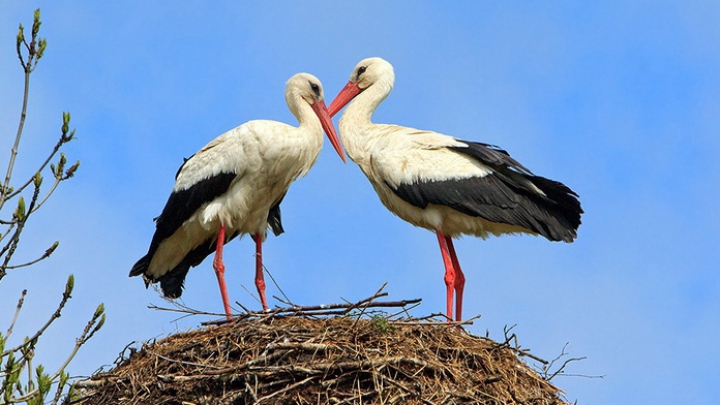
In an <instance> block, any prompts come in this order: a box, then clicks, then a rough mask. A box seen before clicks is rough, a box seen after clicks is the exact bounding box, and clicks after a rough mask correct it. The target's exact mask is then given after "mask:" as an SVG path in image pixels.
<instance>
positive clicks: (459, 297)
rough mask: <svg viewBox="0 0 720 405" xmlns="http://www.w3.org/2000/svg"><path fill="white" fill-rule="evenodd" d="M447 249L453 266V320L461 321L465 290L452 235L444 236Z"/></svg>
mask: <svg viewBox="0 0 720 405" xmlns="http://www.w3.org/2000/svg"><path fill="white" fill-rule="evenodd" d="M445 242H446V243H447V246H448V250H449V251H450V259H452V264H453V268H454V269H455V284H454V287H455V320H456V321H458V322H460V321H462V304H463V291H464V290H465V275H464V274H463V272H462V269H461V268H460V262H459V261H458V258H457V255H456V254H455V246H453V241H452V237H450V236H445Z"/></svg>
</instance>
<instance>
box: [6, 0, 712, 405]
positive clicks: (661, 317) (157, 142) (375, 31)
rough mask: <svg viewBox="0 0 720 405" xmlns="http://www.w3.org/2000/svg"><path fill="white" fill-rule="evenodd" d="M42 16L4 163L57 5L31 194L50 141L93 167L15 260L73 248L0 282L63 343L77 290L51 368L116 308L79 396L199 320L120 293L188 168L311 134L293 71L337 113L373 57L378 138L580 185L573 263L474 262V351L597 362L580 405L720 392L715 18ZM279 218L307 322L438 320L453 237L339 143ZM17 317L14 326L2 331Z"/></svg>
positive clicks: (493, 249)
mask: <svg viewBox="0 0 720 405" xmlns="http://www.w3.org/2000/svg"><path fill="white" fill-rule="evenodd" d="M28 3H29V2H10V1H4V2H2V3H1V4H0V72H1V74H0V134H2V136H1V137H0V150H3V151H8V150H9V145H10V142H11V139H12V137H13V135H14V133H15V130H16V125H17V119H18V117H19V111H20V100H21V90H22V87H21V86H22V72H21V70H20V67H19V65H18V62H17V58H16V56H15V53H14V52H15V51H14V41H15V34H16V32H17V25H18V23H20V22H22V23H23V24H24V25H26V26H29V25H31V22H32V11H33V9H34V8H36V7H40V8H41V9H42V13H43V22H44V24H43V27H42V36H44V37H46V38H48V49H47V51H46V56H45V58H44V59H43V60H41V63H40V66H39V67H38V70H37V71H36V73H35V74H34V75H33V82H32V88H31V101H30V107H29V116H28V123H27V126H26V137H25V138H24V139H23V143H22V144H21V149H20V152H21V162H20V163H19V166H18V169H17V173H18V175H20V174H22V173H25V174H28V173H30V172H31V170H32V167H33V166H32V162H34V161H37V160H38V159H40V157H42V156H43V153H44V151H45V150H46V149H47V148H48V147H49V146H50V145H51V144H52V143H53V142H54V140H55V138H56V136H57V135H58V133H59V126H60V123H61V112H62V111H70V112H71V113H72V117H73V121H72V124H73V127H74V128H76V129H77V136H78V140H77V141H75V142H73V143H71V144H70V145H69V146H68V148H67V150H66V152H67V154H68V156H69V158H70V159H71V160H77V159H79V160H81V162H82V165H81V168H80V170H79V172H78V174H77V176H76V178H74V179H73V180H72V181H69V182H67V183H65V184H64V185H63V187H62V188H61V189H60V190H59V191H58V192H57V193H56V194H55V196H54V197H53V198H52V200H51V202H50V204H49V205H47V206H46V208H45V209H44V210H43V211H42V213H41V214H39V215H37V217H36V222H35V223H33V224H32V225H31V226H30V227H29V229H28V230H27V233H26V235H27V236H26V237H25V240H24V242H23V243H24V245H23V249H22V251H21V252H19V253H18V255H19V257H27V258H30V257H33V256H34V254H35V252H37V251H40V250H42V249H45V248H46V247H47V246H48V245H49V244H51V243H52V242H53V241H55V240H60V241H61V247H60V249H59V250H58V251H57V252H56V254H55V255H54V256H53V258H52V259H51V260H48V261H45V262H43V263H42V264H40V265H38V266H35V267H33V268H31V269H28V270H22V271H17V272H13V273H11V274H10V275H9V276H7V277H6V278H4V279H3V280H2V282H0V305H2V307H3V308H14V305H15V303H16V301H17V298H18V297H19V294H20V291H21V290H22V289H23V288H27V289H28V290H29V293H28V297H27V298H26V309H25V311H24V314H23V316H22V318H21V320H20V322H19V323H18V325H17V327H16V334H18V335H19V334H21V333H31V332H32V331H34V330H35V329H36V328H37V327H38V326H39V325H41V324H42V323H43V322H44V320H45V314H47V316H49V313H50V311H51V309H54V306H53V305H54V303H55V302H57V301H58V300H59V297H60V293H61V291H62V288H63V285H64V281H65V279H66V278H67V276H68V274H70V273H72V274H74V275H75V277H76V290H75V293H74V299H73V300H72V301H71V303H70V305H69V307H68V308H67V309H66V310H65V312H64V314H63V317H62V318H61V319H60V320H58V321H57V322H56V325H55V326H54V327H53V328H52V329H51V330H50V331H49V332H48V339H46V340H45V341H44V342H43V345H44V346H41V347H40V348H39V349H38V356H39V360H41V361H44V362H45V363H47V365H48V366H52V365H53V364H57V363H59V362H60V361H61V358H62V357H61V354H63V353H64V349H65V348H66V349H67V350H69V349H70V347H71V346H72V344H73V343H74V338H75V337H76V336H77V335H78V334H79V333H80V331H81V329H82V327H83V326H84V324H85V322H86V320H87V319H88V318H89V317H90V315H91V314H92V311H93V310H94V308H95V306H96V305H97V304H99V303H100V302H104V303H105V306H106V308H107V314H108V321H107V324H106V326H105V327H104V329H103V330H102V331H101V332H100V334H99V335H98V336H97V337H96V338H95V339H93V340H92V341H91V342H89V343H88V344H87V346H86V347H85V348H84V349H83V350H82V351H81V353H80V354H79V355H78V357H77V359H76V361H75V362H74V363H73V364H72V365H71V369H70V371H71V372H72V373H73V374H75V375H88V374H90V373H92V372H93V371H95V370H96V369H97V368H98V367H100V366H102V365H109V364H111V363H112V362H113V361H114V360H115V358H116V357H117V356H118V353H119V352H120V351H121V350H122V349H123V348H124V347H125V346H126V345H127V344H128V343H131V342H133V341H144V340H147V339H152V338H155V337H163V336H166V335H167V334H169V333H173V332H176V331H178V330H186V329H188V328H193V327H196V326H197V325H198V324H199V322H201V321H203V320H205V319H204V318H190V319H182V320H177V316H176V315H174V314H170V313H166V312H161V311H155V310H150V309H148V308H147V306H148V305H149V304H156V305H166V304H165V303H164V301H163V300H162V299H160V298H159V296H158V294H157V293H156V292H155V291H153V290H152V289H150V290H146V289H145V288H144V287H143V284H142V281H141V280H140V279H137V278H133V279H130V278H128V277H127V273H128V271H129V269H130V267H131V266H132V264H133V263H134V262H135V261H136V260H137V259H138V258H139V257H141V256H142V255H143V254H144V253H145V252H146V250H147V247H148V244H149V241H150V238H151V236H152V233H153V223H152V221H151V219H152V218H153V217H154V216H156V215H157V214H159V212H160V210H161V209H162V207H163V205H164V203H165V201H166V199H167V196H168V194H169V191H170V189H171V188H172V183H173V176H174V174H175V171H176V170H177V167H178V166H179V165H180V163H181V162H182V158H183V157H187V156H190V155H191V154H192V153H194V152H195V151H196V150H197V149H199V148H200V147H202V146H203V145H204V144H205V143H207V142H208V141H209V140H211V139H212V138H214V137H216V136H217V135H220V134H221V133H223V132H225V131H227V130H229V129H231V128H233V127H235V126H237V125H240V124H242V123H243V122H245V121H248V120H251V119H258V118H262V119H274V120H279V121H284V122H288V123H293V124H294V123H295V121H294V118H293V117H292V115H291V114H290V112H289V111H288V110H287V107H286V106H285V103H284V99H283V90H284V84H285V82H286V80H287V79H288V78H289V77H290V76H291V75H293V74H294V73H297V72H301V71H305V72H309V73H312V74H314V75H316V76H318V77H319V78H320V80H321V81H322V82H323V84H324V86H325V90H326V97H327V98H328V99H329V100H330V99H332V97H334V95H335V94H336V93H337V92H338V91H339V90H340V88H341V87H342V86H343V85H344V84H345V83H346V81H347V79H348V77H349V74H350V72H351V70H352V68H353V67H354V66H355V64H356V63H357V62H358V61H359V60H361V59H363V58H366V57H369V56H380V57H383V58H385V59H387V60H388V61H390V62H391V63H392V64H393V65H394V67H395V73H396V78H397V79H396V85H395V89H394V91H393V93H392V94H391V95H390V96H389V97H388V99H387V100H386V101H385V102H384V103H383V104H382V105H381V106H380V108H379V109H378V111H377V112H376V114H375V116H374V121H375V122H382V123H396V124H401V125H408V126H413V127H417V128H422V129H429V130H435V131H438V132H442V133H446V134H450V135H453V136H456V137H458V138H463V139H468V140H475V141H481V142H487V143H492V144H496V145H500V146H502V147H503V148H505V149H507V150H508V151H509V152H510V153H511V154H512V155H513V157H515V158H516V159H518V160H519V161H520V162H522V163H523V164H524V165H525V166H527V167H528V168H530V169H531V170H533V171H534V172H535V173H536V174H540V175H543V176H546V177H550V178H553V179H557V180H560V181H562V182H564V183H566V184H567V185H569V186H570V187H572V188H573V189H574V190H575V191H577V192H578V193H579V194H580V197H581V201H582V204H583V208H584V209H585V212H586V214H585V215H584V216H583V225H582V226H581V227H580V229H579V236H578V239H577V241H576V242H575V243H573V244H558V243H550V242H548V241H546V240H544V239H541V238H533V237H529V236H522V237H504V238H494V239H489V240H486V241H482V240H480V239H476V238H464V239H462V240H460V241H458V242H457V243H456V248H457V250H458V255H459V258H460V261H461V264H462V265H463V269H464V270H465V273H466V274H467V276H468V281H467V286H466V302H465V306H464V308H465V314H466V316H468V317H469V316H473V315H482V317H481V318H480V319H479V320H476V321H475V323H474V325H472V326H470V327H469V330H470V331H471V332H473V333H475V334H485V333H486V331H488V332H489V334H490V336H491V337H494V338H496V339H501V338H502V330H503V327H504V326H505V325H515V324H516V325H517V326H516V327H515V329H514V331H515V332H516V333H517V334H518V336H519V339H520V343H521V345H522V346H523V347H525V348H530V349H531V350H532V352H533V353H534V354H536V355H538V356H540V357H544V358H553V357H555V356H556V355H557V354H559V353H560V351H561V349H562V347H563V346H564V345H565V344H566V343H569V344H568V347H567V350H568V351H569V352H570V355H571V356H573V357H580V356H586V357H587V359H586V360H584V361H582V362H578V363H573V364H572V365H571V366H570V367H569V368H568V369H567V371H568V372H569V373H572V374H578V375H587V376H597V375H602V376H604V378H602V379H599V378H584V377H558V378H557V379H556V380H554V382H555V383H556V384H557V385H558V386H559V387H560V388H562V389H564V390H565V392H566V394H567V398H568V399H569V400H571V401H574V400H577V401H578V403H580V404H601V403H632V402H639V403H656V404H671V403H672V404H674V403H710V402H711V401H714V400H716V399H717V398H718V397H719V396H720V387H719V386H718V384H717V378H716V375H717V370H716V368H717V362H718V361H720V349H718V345H717V342H716V339H715V336H717V334H718V333H720V277H719V276H718V263H720V254H719V253H718V248H717V246H718V240H719V238H718V233H717V232H718V231H717V229H718V227H719V226H720V215H719V214H718V210H717V208H716V202H717V201H718V199H720V163H719V162H718V157H720V139H719V137H718V135H719V134H720V131H719V130H720V25H718V24H717V21H720V3H717V2H713V1H654V2H651V1H622V2H621V1H607V2H602V3H601V4H600V3H593V4H589V3H587V2H585V3H582V4H581V3H578V2H545V3H544V4H542V5H540V4H538V3H537V2H488V1H484V2H469V1H466V2H462V1H458V2H452V4H451V3H448V2H429V1H423V2H417V1H395V2H392V3H389V2H378V1H366V2H362V3H357V2H354V3H349V2H329V1H306V2H292V3H291V2H282V1H266V2H247V3H243V4H239V2H213V3H212V7H210V6H208V5H207V3H206V2H200V1H195V2H184V3H182V7H178V6H177V4H178V3H174V2H152V4H148V2H128V1H117V2H110V3H107V4H106V3H102V4H89V3H87V2H77V1H68V2H63V3H62V5H58V4H55V3H56V2H50V1H38V2H33V4H28ZM336 122H337V119H336ZM5 153H7V152H5ZM6 156H7V155H6ZM4 159H7V158H4ZM6 161H7V160H3V161H0V165H2V167H3V168H4V167H5V163H2V162H6ZM3 170H4V169H3ZM283 222H284V225H285V229H286V231H287V232H286V234H284V235H282V236H281V237H279V238H275V237H269V238H268V241H267V243H266V245H265V250H264V253H265V264H266V265H267V267H268V268H269V270H270V271H271V272H272V274H273V276H274V277H275V278H276V279H277V280H278V282H279V283H280V285H281V287H282V288H283V290H284V291H285V292H286V293H287V294H288V295H289V296H290V298H291V299H292V300H293V301H295V302H297V303H301V304H319V303H332V302H338V301H340V300H341V299H343V298H344V299H348V300H359V299H361V298H365V297H367V296H369V295H371V294H372V293H374V292H375V291H376V290H377V288H378V287H379V286H380V285H381V284H382V283H384V282H388V287H387V291H388V292H389V293H390V298H394V299H404V298H416V297H421V298H423V304H422V306H421V307H420V308H419V309H417V310H415V312H414V314H415V315H417V316H421V315H426V314H429V313H432V312H440V311H442V310H443V308H444V299H445V298H444V285H443V282H442V276H443V268H442V260H441V257H440V253H439V249H438V247H437V246H436V243H437V242H436V238H435V237H434V236H433V234H431V233H429V232H428V231H426V230H423V229H419V228H414V227H413V226H411V225H409V224H407V223H404V222H403V221H401V220H399V219H398V218H395V217H393V216H392V214H390V213H389V212H388V211H386V210H385V209H384V208H383V207H382V205H381V204H380V202H379V200H378V198H377V197H376V195H375V193H374V191H373V190H372V188H371V187H370V184H369V183H368V182H367V180H366V179H365V178H364V176H363V175H362V173H361V172H360V170H359V169H358V168H357V167H356V166H355V165H354V164H352V163H349V164H347V165H343V164H342V163H341V162H340V160H339V159H338V158H337V156H335V155H334V152H333V150H332V148H331V147H330V145H329V144H327V142H326V146H325V148H324V151H323V153H322V154H321V156H320V158H319V160H318V162H317V164H316V166H315V167H314V168H313V170H312V171H311V172H310V173H309V175H308V176H307V177H305V178H303V179H301V180H299V181H298V182H296V183H295V184H294V185H293V187H292V188H291V189H290V192H289V194H288V196H287V198H286V199H285V201H284V202H283ZM253 252H254V250H253V244H252V241H251V240H250V239H249V238H244V239H242V240H241V241H240V242H233V243H231V244H230V245H228V248H227V249H226V254H225V261H226V264H227V266H228V272H227V279H228V285H229V286H230V296H231V297H230V298H231V300H233V301H235V300H237V301H240V302H242V303H243V304H244V305H247V306H251V307H253V308H257V307H259V304H257V303H256V302H255V301H254V300H253V298H252V297H250V296H249V295H248V293H246V292H245V290H244V289H243V288H242V287H241V286H246V287H247V288H248V289H251V290H252V289H253V285H252V277H253V263H254V262H253ZM186 285H187V288H186V290H185V293H184V295H183V302H184V303H185V304H186V305H188V306H190V307H193V308H196V309H200V310H208V311H221V310H222V306H221V302H220V297H219V294H218V291H217V283H216V281H215V277H214V275H213V273H212V269H211V266H210V262H209V261H208V262H207V263H204V264H203V265H201V266H200V267H198V268H196V269H193V270H192V271H191V272H190V274H189V277H188V280H187V283H186ZM268 293H269V296H270V295H273V294H278V291H277V290H276V289H275V288H274V287H273V286H271V287H269V289H268ZM273 302H274V301H273V300H271V305H272V303H273ZM274 303H276V304H277V302H274ZM11 314H12V311H10V310H5V311H2V313H0V327H1V328H3V330H4V329H5V328H6V327H7V325H8V324H9V320H10V317H11ZM41 314H42V315H41ZM54 347H57V349H55V348H54Z"/></svg>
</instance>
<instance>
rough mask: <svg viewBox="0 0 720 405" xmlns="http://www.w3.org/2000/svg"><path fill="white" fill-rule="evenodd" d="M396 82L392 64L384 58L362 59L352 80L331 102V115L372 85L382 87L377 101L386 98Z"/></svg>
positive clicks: (351, 76)
mask: <svg viewBox="0 0 720 405" xmlns="http://www.w3.org/2000/svg"><path fill="white" fill-rule="evenodd" d="M394 83H395V72H394V71H393V67H392V65H391V64H390V63H389V62H388V61H386V60H385V59H382V58H367V59H363V60H361V61H360V62H359V63H358V64H357V65H356V66H355V69H353V71H352V74H350V80H349V81H348V83H347V84H346V85H345V87H343V89H342V90H340V93H338V95H337V96H335V99H334V100H333V102H332V103H330V108H329V112H330V116H333V115H335V114H336V113H337V112H338V111H340V110H341V109H342V108H343V107H344V106H345V105H346V104H347V103H349V102H350V101H351V100H352V99H353V98H355V96H357V95H358V94H360V93H362V92H363V91H365V90H367V89H369V88H370V87H381V88H380V89H378V90H379V94H380V96H379V97H376V100H375V101H377V103H379V102H380V101H382V100H384V99H385V97H387V95H388V94H390V91H391V90H392V86H393V84H394Z"/></svg>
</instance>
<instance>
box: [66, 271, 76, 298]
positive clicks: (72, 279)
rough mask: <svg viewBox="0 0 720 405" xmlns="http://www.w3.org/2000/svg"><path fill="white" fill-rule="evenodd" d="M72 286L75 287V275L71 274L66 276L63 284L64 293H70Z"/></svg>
mask: <svg viewBox="0 0 720 405" xmlns="http://www.w3.org/2000/svg"><path fill="white" fill-rule="evenodd" d="M73 288H75V276H73V275H72V274H71V275H70V276H69V277H68V280H67V284H65V295H70V294H71V293H72V290H73Z"/></svg>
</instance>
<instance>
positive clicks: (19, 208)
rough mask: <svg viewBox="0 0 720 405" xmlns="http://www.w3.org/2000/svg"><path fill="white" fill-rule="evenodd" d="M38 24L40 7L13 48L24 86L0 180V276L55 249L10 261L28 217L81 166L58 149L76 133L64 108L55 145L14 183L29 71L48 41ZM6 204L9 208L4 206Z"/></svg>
mask: <svg viewBox="0 0 720 405" xmlns="http://www.w3.org/2000/svg"><path fill="white" fill-rule="evenodd" d="M41 25H42V23H41V21H40V10H39V9H38V10H35V15H34V19H33V25H32V30H31V36H30V42H28V40H27V38H26V37H25V28H24V27H23V25H22V24H20V27H19V29H18V34H17V40H16V52H17V55H18V58H19V59H20V65H21V66H22V68H23V72H24V76H25V86H24V91H23V101H22V109H21V111H20V121H19V123H18V129H17V133H16V134H15V141H14V143H13V146H12V149H11V150H10V157H9V159H8V167H7V170H6V172H5V176H4V180H3V182H2V184H0V226H2V227H4V229H3V230H0V280H2V279H3V278H4V277H5V276H6V275H7V271H8V270H13V269H17V268H22V267H28V266H30V265H33V264H35V263H37V262H39V261H41V260H44V259H47V258H48V257H50V255H51V254H52V253H53V252H54V251H55V249H57V247H58V244H59V242H57V241H56V242H54V243H53V244H52V245H50V247H48V248H47V249H45V251H44V252H42V253H40V254H38V256H37V258H36V259H33V260H29V261H27V262H24V263H17V264H16V263H13V262H12V258H13V255H14V254H15V252H16V250H17V247H18V245H19V243H20V237H21V235H22V233H23V230H24V229H25V225H26V224H27V222H28V220H29V219H30V217H31V216H32V215H33V214H34V213H35V212H37V210H39V209H40V207H42V206H43V204H45V202H46V201H47V200H48V198H49V197H50V195H52V194H53V192H54V191H55V190H56V189H57V187H58V185H59V184H60V183H61V182H63V181H65V180H67V179H69V178H71V177H73V175H74V174H75V172H76V171H77V169H78V167H79V166H80V162H79V161H78V162H75V163H74V164H72V165H68V162H67V157H66V156H65V153H63V152H61V149H62V147H63V146H64V145H65V144H66V143H68V142H70V141H72V140H73V139H74V137H75V130H70V113H68V112H64V113H63V116H62V126H61V127H60V137H59V138H58V140H57V142H56V143H55V146H54V147H53V148H52V149H51V150H50V153H49V154H48V156H47V158H46V159H45V160H44V161H43V162H41V164H40V165H39V167H38V169H37V170H36V171H35V173H34V174H33V175H32V176H30V178H28V179H25V180H24V181H21V182H20V183H19V185H17V186H14V185H13V169H14V168H15V164H16V159H17V156H18V151H19V149H20V140H21V139H22V137H23V128H24V127H25V119H26V118H27V106H28V100H29V95H30V74H31V73H32V72H33V71H34V70H35V68H37V65H38V62H39V61H40V59H41V58H42V57H43V55H44V54H45V49H46V47H47V41H46V40H45V39H44V38H40V37H39V36H38V34H39V32H40V26H41ZM58 154H59V157H58ZM54 160H56V163H52V162H53V161H54ZM48 166H49V172H50V175H51V176H52V178H53V182H52V184H51V185H50V187H49V189H47V190H46V191H44V194H43V191H42V186H43V180H44V177H43V172H45V171H46V169H48ZM11 202H14V204H12V205H11V204H10V203H11ZM13 205H14V207H12V206H13ZM7 206H10V207H12V208H10V209H6V207H7Z"/></svg>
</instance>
